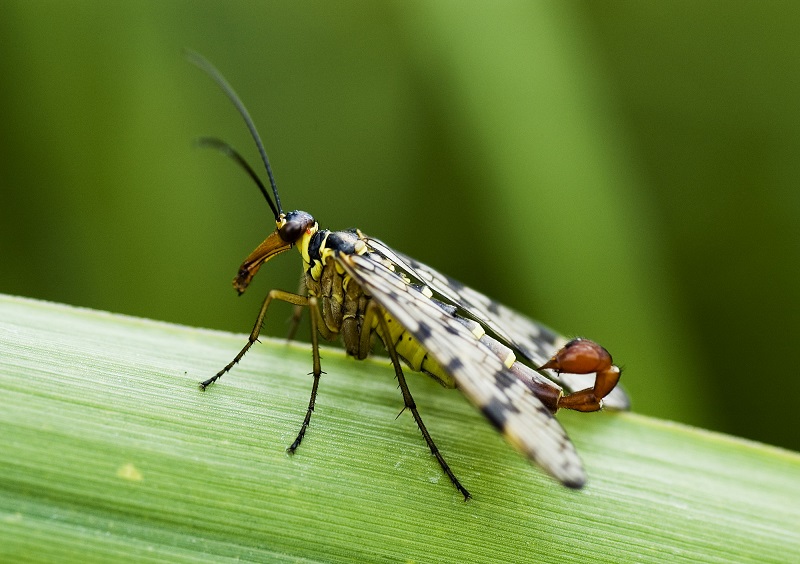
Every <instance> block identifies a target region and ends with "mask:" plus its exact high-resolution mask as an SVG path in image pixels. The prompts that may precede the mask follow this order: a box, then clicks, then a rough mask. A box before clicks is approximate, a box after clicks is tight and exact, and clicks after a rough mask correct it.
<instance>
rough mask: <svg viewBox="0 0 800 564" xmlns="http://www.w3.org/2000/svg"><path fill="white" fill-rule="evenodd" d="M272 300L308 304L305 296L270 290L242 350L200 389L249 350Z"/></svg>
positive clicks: (210, 382) (223, 372) (215, 379)
mask: <svg viewBox="0 0 800 564" xmlns="http://www.w3.org/2000/svg"><path fill="white" fill-rule="evenodd" d="M272 300H280V301H282V302H288V303H290V304H294V305H295V306H300V307H302V306H307V305H308V298H306V297H305V296H298V295H297V294H292V293H290V292H284V291H283V290H270V292H269V293H268V294H267V297H266V298H264V303H263V304H262V305H261V309H260V310H259V312H258V317H256V322H255V324H254V325H253V330H252V331H251V332H250V336H249V337H248V338H247V344H246V345H245V346H244V347H242V350H240V351H239V354H237V355H236V356H235V357H234V359H233V360H232V361H230V362H229V363H228V364H227V365H225V368H223V369H222V370H220V371H219V372H217V373H216V374H214V376H212V377H211V378H209V379H208V380H204V381H203V382H200V389H201V390H205V389H206V388H207V387H208V386H210V385H211V384H213V383H214V382H216V381H217V380H219V379H220V378H221V377H222V375H223V374H225V373H226V372H228V371H229V370H230V369H231V368H233V366H234V365H235V364H236V363H238V362H239V361H240V360H242V357H243V356H244V355H245V353H246V352H247V351H248V350H250V347H252V346H253V343H255V342H256V341H257V340H258V334H259V333H261V326H262V325H263V324H264V317H265V316H266V315H267V308H268V307H269V304H270V303H271V302H272Z"/></svg>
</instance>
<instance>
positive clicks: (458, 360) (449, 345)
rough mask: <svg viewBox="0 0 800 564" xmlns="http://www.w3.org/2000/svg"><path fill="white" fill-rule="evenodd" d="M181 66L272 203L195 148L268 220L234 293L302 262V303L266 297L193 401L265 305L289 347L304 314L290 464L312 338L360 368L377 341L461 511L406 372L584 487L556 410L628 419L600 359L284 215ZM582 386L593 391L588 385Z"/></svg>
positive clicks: (612, 369)
mask: <svg viewBox="0 0 800 564" xmlns="http://www.w3.org/2000/svg"><path fill="white" fill-rule="evenodd" d="M187 57H188V59H189V60H190V62H192V63H193V64H195V65H196V66H198V67H199V68H200V69H201V70H203V71H205V72H206V73H207V74H208V75H209V76H210V77H211V78H212V79H213V80H214V81H215V82H216V83H217V85H218V86H219V87H220V88H221V89H222V90H223V91H224V92H225V94H226V95H227V96H228V98H229V99H230V100H231V102H232V103H233V105H234V106H235V107H236V109H237V110H238V112H239V113H240V114H241V116H242V118H243V119H244V121H245V123H246V125H247V127H248V129H249V130H250V134H251V136H252V138H253V140H254V141H255V144H256V146H257V148H258V151H259V153H260V156H261V160H262V162H263V164H264V167H265V169H266V172H267V176H268V178H269V184H270V186H271V191H272V196H274V201H273V198H271V197H270V194H269V191H268V190H267V188H266V186H265V184H264V183H263V182H262V181H261V179H260V178H259V176H258V174H256V172H255V171H254V170H253V168H252V167H250V165H249V164H248V163H247V162H246V161H245V159H244V158H243V157H242V156H241V154H240V153H238V152H237V151H236V150H235V149H234V148H233V147H232V146H230V145H229V144H228V143H225V142H224V141H221V140H219V139H215V138H204V139H201V140H200V141H199V144H200V145H202V146H206V147H210V148H213V149H216V150H218V151H220V152H222V153H224V154H225V155H227V156H228V157H230V158H231V159H232V160H233V161H234V162H235V163H236V164H238V165H239V166H240V167H241V168H242V169H243V170H244V171H245V172H246V173H247V174H248V175H249V176H250V177H251V179H252V180H253V181H254V182H255V183H256V184H257V185H258V187H259V189H260V190H261V192H262V194H263V195H264V198H265V199H266V200H267V203H268V204H269V207H270V209H271V210H272V214H273V216H274V217H275V224H276V228H275V231H274V232H272V233H271V234H270V235H269V236H268V237H267V238H266V239H265V240H264V242H263V243H261V244H260V245H259V246H258V247H256V249H255V250H254V251H253V252H252V253H250V255H249V256H248V257H247V258H246V259H245V260H244V262H243V263H242V265H241V266H240V267H239V271H238V273H237V275H236V277H235V278H234V280H233V286H234V288H235V289H236V291H237V292H238V293H239V294H242V293H243V292H244V291H245V290H246V289H247V287H248V285H249V284H250V282H251V281H252V279H253V277H254V276H255V275H256V273H257V272H258V270H259V268H261V266H262V265H263V264H264V263H266V262H267V261H269V260H270V259H272V258H273V257H274V256H276V255H278V254H280V253H282V252H284V251H288V250H289V249H291V248H292V247H296V248H297V250H298V251H299V252H300V256H301V257H302V261H303V276H302V289H301V290H300V292H299V293H291V292H285V291H282V290H272V291H270V292H269V293H268V294H267V297H266V299H265V300H264V302H263V304H262V305H261V309H260V310H259V312H258V317H257V318H256V322H255V325H254V326H253V330H252V332H251V333H250V337H249V338H248V340H247V343H246V344H245V345H244V347H243V348H242V349H241V351H239V353H238V354H237V355H236V356H235V357H234V359H233V360H232V361H231V362H229V363H228V364H227V365H226V366H225V367H224V368H222V370H220V371H219V372H217V373H216V374H215V375H214V376H212V377H211V378H209V379H208V380H205V381H204V382H201V383H200V387H201V389H203V390H205V389H206V388H207V387H208V386H209V385H211V384H213V383H214V382H216V381H217V380H218V379H219V378H220V377H222V376H223V375H224V374H225V373H227V372H228V371H230V370H231V369H232V368H233V366H234V365H235V364H237V363H238V362H239V361H240V360H241V359H242V357H243V356H244V355H245V353H246V352H247V351H248V350H249V349H250V347H251V346H252V345H253V343H255V342H256V340H257V338H258V335H259V332H260V330H261V326H262V323H263V321H264V318H265V316H266V314H267V310H268V309H269V306H270V305H271V304H272V303H273V302H274V301H282V302H287V303H289V304H292V305H293V306H294V313H295V315H294V317H293V329H292V331H290V337H291V335H293V334H294V329H296V327H297V323H298V322H299V321H300V316H301V314H302V311H303V310H304V309H306V308H307V309H308V311H309V314H310V315H309V317H310V320H311V348H312V357H313V372H312V376H313V381H312V388H311V397H310V399H309V403H308V409H307V410H306V414H305V418H304V419H303V422H302V424H301V426H300V430H299V432H298V433H297V438H296V439H295V440H294V442H293V443H292V444H291V445H290V446H289V447H288V452H289V453H294V451H295V450H296V449H297V448H298V446H299V445H300V443H301V442H302V440H303V438H304V437H305V434H306V430H307V429H308V426H309V423H310V421H311V416H312V413H313V411H314V404H315V401H316V396H317V390H318V388H319V382H320V376H321V375H322V369H321V366H320V356H319V336H320V335H321V336H322V337H323V338H324V339H326V340H335V339H340V340H341V342H342V344H343V346H344V348H345V350H346V352H347V354H349V355H352V356H353V357H355V358H357V359H364V358H366V357H367V355H369V354H370V352H371V350H372V348H373V344H374V341H379V342H381V343H383V345H384V347H385V349H386V351H387V352H388V355H389V358H390V360H391V364H392V366H393V367H394V372H395V376H396V378H397V381H398V384H399V388H400V391H401V393H402V396H403V405H404V410H408V411H409V412H410V413H411V415H412V416H413V418H414V421H415V422H416V424H417V426H418V427H419V430H420V432H421V433H422V436H423V438H424V440H425V442H426V443H427V446H428V447H429V448H430V451H431V454H432V455H433V456H434V457H435V458H436V460H437V461H438V463H439V465H440V466H441V468H442V470H443V471H444V473H445V474H446V475H447V477H448V478H449V479H450V481H451V482H452V483H453V485H454V486H455V487H456V489H457V490H458V491H459V492H460V493H461V494H462V495H463V496H464V499H465V500H467V499H469V498H470V493H469V492H468V491H467V489H466V488H465V487H464V486H463V485H462V484H461V482H460V481H459V480H458V478H457V477H456V475H455V473H454V472H453V471H452V469H451V468H450V466H449V465H448V464H447V462H446V461H445V459H444V457H443V456H442V454H441V452H439V449H438V448H437V447H436V444H435V443H434V440H433V438H432V437H431V434H430V433H429V432H428V429H427V428H426V426H425V424H424V423H423V421H422V417H421V416H420V413H419V410H418V409H417V406H416V404H415V403H414V398H413V397H412V395H411V391H410V390H409V387H408V384H407V382H406V378H405V375H404V373H403V365H405V366H407V367H408V368H410V369H411V370H414V371H420V372H424V373H425V374H427V375H429V376H431V377H433V378H434V379H436V380H438V381H439V382H440V383H441V384H442V385H443V386H445V387H448V388H457V389H459V390H461V392H462V393H463V394H464V395H465V396H466V397H467V398H468V399H469V400H470V401H471V402H472V403H473V404H474V405H475V406H476V407H477V408H478V409H480V410H481V411H482V412H483V414H484V415H485V416H486V417H487V419H489V421H491V422H492V423H493V424H494V426H495V427H497V428H498V429H499V430H500V432H501V433H502V434H503V435H504V436H505V437H506V439H508V441H509V442H510V443H511V444H512V445H513V446H515V447H516V448H517V449H518V450H519V451H521V452H522V453H523V454H525V455H526V456H527V457H528V458H530V459H531V460H532V461H533V462H535V463H537V464H538V465H539V466H541V467H542V468H543V469H544V470H545V471H547V472H548V473H549V474H551V475H552V476H553V477H555V478H556V479H557V480H559V481H560V482H561V483H563V484H564V485H566V486H569V487H572V488H580V487H582V486H583V485H584V483H585V482H586V475H585V472H584V469H583V465H582V463H581V460H580V458H579V456H578V454H577V452H576V450H575V447H574V446H573V444H572V442H570V440H569V438H568V437H567V435H566V433H565V431H564V429H563V428H562V427H561V425H560V424H559V423H558V422H557V421H556V419H555V418H554V417H553V415H554V413H555V412H556V411H557V410H558V409H560V408H566V409H573V410H577V411H597V410H600V409H601V408H602V407H603V406H604V405H605V406H606V407H610V408H614V409H627V408H628V407H629V401H628V398H627V396H626V395H625V393H624V392H623V391H622V389H621V388H619V387H616V386H617V382H618V381H619V378H620V375H621V372H620V369H619V368H618V367H617V366H616V365H614V364H613V361H612V358H611V355H610V354H609V353H608V351H606V350H605V349H604V348H603V347H601V346H600V345H598V344H596V343H594V342H592V341H590V340H588V339H580V338H579V339H573V340H571V341H567V340H566V339H564V338H563V337H560V336H559V335H557V334H556V333H554V332H553V331H551V330H550V329H548V328H546V327H545V326H543V325H541V324H539V323H537V322H535V321H532V320H530V319H528V318H527V317H524V316H523V315H521V314H519V313H516V312H514V311H513V310H511V309H510V308H508V307H506V306H504V305H502V304H500V303H497V302H495V301H492V300H491V299H489V298H488V297H486V296H484V295H483V294H481V293H479V292H477V291H475V290H473V289H471V288H468V287H467V286H464V285H463V284H460V283H459V282H457V281H455V280H453V279H452V278H449V277H447V276H445V275H443V274H441V273H439V272H438V271H436V270H434V269H433V268H431V267H429V266H426V265H424V264H422V263H420V262H418V261H416V260H414V259H412V258H410V257H408V256H405V255H403V254H401V253H399V252H397V251H395V250H393V249H392V248H391V247H389V246H388V245H386V244H385V243H383V242H381V241H379V240H378V239H374V238H372V237H368V236H366V235H364V234H363V233H362V232H361V231H359V230H358V229H349V230H345V231H329V230H327V229H321V228H320V227H319V224H318V223H317V222H316V220H315V219H314V218H313V217H312V216H311V215H310V214H309V213H307V212H304V211H292V212H288V213H284V212H283V208H282V207H281V200H280V196H279V195H278V189H277V186H276V183H275V179H274V177H273V174H272V169H271V167H270V164H269V160H268V159H267V154H266V151H265V150H264V145H263V143H262V141H261V138H260V137H259V135H258V132H257V131H256V127H255V124H254V123H253V120H252V119H251V117H250V115H249V113H248V112H247V109H246V108H245V107H244V105H243V104H242V102H241V101H240V99H239V97H238V96H237V95H236V93H235V92H234V90H233V88H232V87H231V86H230V84H229V83H228V82H227V81H226V80H225V78H224V77H223V76H222V75H221V74H220V72H219V71H218V70H217V69H216V68H215V67H214V66H213V65H211V63H209V62H208V61H206V60H205V59H204V58H203V57H202V56H200V55H198V54H196V53H192V52H189V53H187ZM591 374H594V380H593V382H592V381H591V378H590V377H589V376H586V375H591ZM587 379H588V381H587ZM587 384H590V385H588V386H587Z"/></svg>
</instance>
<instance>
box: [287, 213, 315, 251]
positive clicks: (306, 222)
mask: <svg viewBox="0 0 800 564" xmlns="http://www.w3.org/2000/svg"><path fill="white" fill-rule="evenodd" d="M313 225H314V218H313V217H312V216H311V214H308V213H306V212H301V211H293V212H289V213H288V214H287V215H286V223H284V224H283V227H281V228H280V231H279V233H280V236H281V239H283V240H284V241H286V242H287V243H292V244H294V243H296V242H297V241H298V240H299V239H300V237H302V236H303V233H305V232H306V231H307V230H308V229H310V228H311V227H312V226H313Z"/></svg>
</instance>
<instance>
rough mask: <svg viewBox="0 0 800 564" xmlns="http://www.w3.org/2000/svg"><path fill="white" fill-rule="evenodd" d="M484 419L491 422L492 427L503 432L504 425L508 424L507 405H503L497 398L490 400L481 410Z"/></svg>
mask: <svg viewBox="0 0 800 564" xmlns="http://www.w3.org/2000/svg"><path fill="white" fill-rule="evenodd" d="M481 411H483V414H484V415H485V416H486V418H487V419H488V420H489V421H491V422H492V425H494V426H495V427H497V428H498V429H499V430H500V431H501V432H503V431H505V428H506V423H507V422H508V412H509V409H508V405H506V404H504V403H503V402H501V401H500V400H499V399H497V398H492V399H490V400H489V403H487V404H486V405H484V406H483V408H482V409H481Z"/></svg>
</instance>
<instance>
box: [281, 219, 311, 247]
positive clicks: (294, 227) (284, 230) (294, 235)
mask: <svg viewBox="0 0 800 564" xmlns="http://www.w3.org/2000/svg"><path fill="white" fill-rule="evenodd" d="M305 230H306V226H305V224H304V223H303V222H301V221H287V222H286V224H285V225H284V226H283V227H281V239H283V240H284V241H286V242H287V243H295V242H297V240H298V239H299V238H300V237H302V235H303V231H305Z"/></svg>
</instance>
